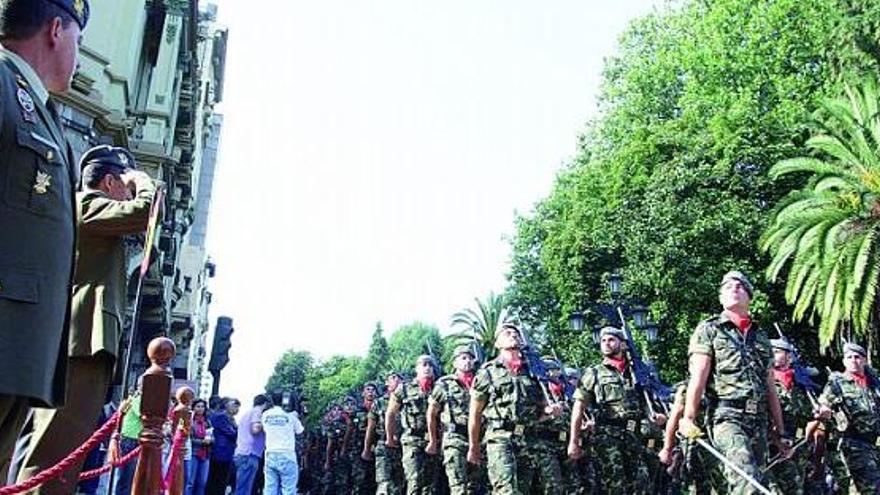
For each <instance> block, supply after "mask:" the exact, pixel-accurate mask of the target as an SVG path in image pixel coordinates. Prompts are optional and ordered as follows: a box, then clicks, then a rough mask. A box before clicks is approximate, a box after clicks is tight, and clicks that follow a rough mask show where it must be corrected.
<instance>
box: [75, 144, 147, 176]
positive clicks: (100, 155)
mask: <svg viewBox="0 0 880 495" xmlns="http://www.w3.org/2000/svg"><path fill="white" fill-rule="evenodd" d="M89 165H104V166H111V167H115V168H118V169H119V170H120V171H124V170H128V169H134V168H137V164H136V163H135V160H134V155H132V154H131V152H130V151H128V150H127V149H125V148H120V147H117V146H110V145H107V144H102V145H100V146H95V147H94V148H91V149H89V150H88V151H86V152H85V153H83V156H82V158H80V160H79V166H80V169H84V168H85V167H87V166H89Z"/></svg>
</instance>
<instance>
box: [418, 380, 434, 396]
mask: <svg viewBox="0 0 880 495" xmlns="http://www.w3.org/2000/svg"><path fill="white" fill-rule="evenodd" d="M432 388H434V379H433V378H431V377H425V378H419V389H420V390H421V391H422V393H423V394H427V393H428V392H430V391H431V389H432Z"/></svg>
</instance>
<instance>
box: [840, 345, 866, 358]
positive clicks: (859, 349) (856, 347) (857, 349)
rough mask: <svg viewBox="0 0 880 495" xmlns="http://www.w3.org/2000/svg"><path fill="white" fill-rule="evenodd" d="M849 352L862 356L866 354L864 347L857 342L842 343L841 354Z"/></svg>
mask: <svg viewBox="0 0 880 495" xmlns="http://www.w3.org/2000/svg"><path fill="white" fill-rule="evenodd" d="M851 352H855V353H856V354H861V355H862V357H867V356H868V352H867V351H865V348H864V347H862V346H860V345H859V344H856V343H855V342H846V343H845V344H843V355H844V356H846V355H847V354H849V353H851Z"/></svg>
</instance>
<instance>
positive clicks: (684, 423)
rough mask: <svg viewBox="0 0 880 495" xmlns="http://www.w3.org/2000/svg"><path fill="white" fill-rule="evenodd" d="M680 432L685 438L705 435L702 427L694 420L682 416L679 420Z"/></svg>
mask: <svg viewBox="0 0 880 495" xmlns="http://www.w3.org/2000/svg"><path fill="white" fill-rule="evenodd" d="M678 432H679V433H681V436H683V437H685V438H698V437H701V436H703V432H702V430H700V427H699V426H697V425H696V424H694V420H692V419H690V418H688V417H682V418H681V420H679V422H678Z"/></svg>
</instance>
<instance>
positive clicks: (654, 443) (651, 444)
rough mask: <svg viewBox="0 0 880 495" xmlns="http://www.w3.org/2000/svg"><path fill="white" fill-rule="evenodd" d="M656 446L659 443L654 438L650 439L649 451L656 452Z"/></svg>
mask: <svg viewBox="0 0 880 495" xmlns="http://www.w3.org/2000/svg"><path fill="white" fill-rule="evenodd" d="M656 444H657V442H656V441H655V440H654V439H653V438H649V439H648V448H649V449H651V450H654V445H656Z"/></svg>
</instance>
